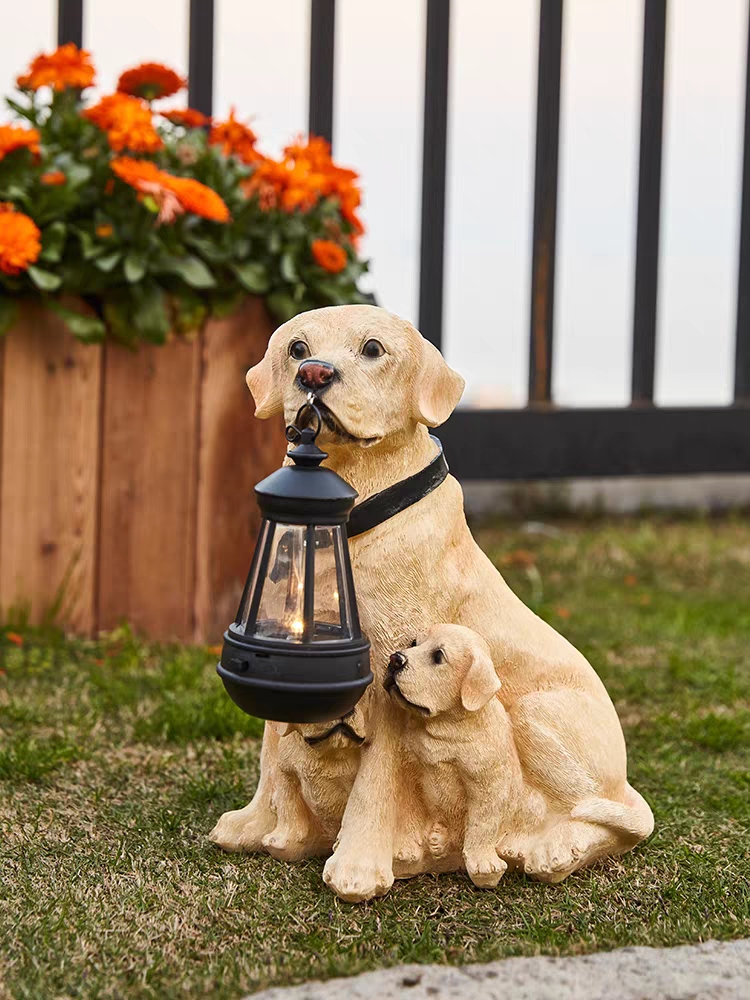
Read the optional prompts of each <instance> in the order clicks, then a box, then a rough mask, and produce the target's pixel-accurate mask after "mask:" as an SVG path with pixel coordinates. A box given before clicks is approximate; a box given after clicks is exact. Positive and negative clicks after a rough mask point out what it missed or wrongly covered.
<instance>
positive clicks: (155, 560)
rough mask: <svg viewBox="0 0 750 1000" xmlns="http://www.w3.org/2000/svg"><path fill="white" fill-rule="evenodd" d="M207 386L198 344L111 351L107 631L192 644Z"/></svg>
mask: <svg viewBox="0 0 750 1000" xmlns="http://www.w3.org/2000/svg"><path fill="white" fill-rule="evenodd" d="M199 378H200V344H199V342H198V340H194V341H192V342H187V341H185V340H179V339H175V340H173V341H171V342H170V343H169V344H166V345H164V346H161V347H156V346H151V345H144V346H142V347H140V348H139V350H138V351H137V352H130V351H128V350H126V349H125V348H122V347H118V346H111V345H108V347H107V350H106V354H105V364H104V406H103V439H102V491H101V515H100V523H101V532H100V558H99V581H98V587H99V625H100V628H113V627H114V626H116V625H117V624H118V622H120V621H122V620H123V619H126V620H127V621H129V622H130V623H131V624H132V625H133V626H134V627H135V628H136V629H138V630H139V631H143V632H145V633H146V634H147V635H150V636H152V637H154V638H164V639H169V638H178V639H191V638H192V636H193V631H194V625H193V600H194V583H195V496H196V481H197V445H198V441H197V437H198V384H199Z"/></svg>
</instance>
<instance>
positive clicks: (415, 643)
mask: <svg viewBox="0 0 750 1000" xmlns="http://www.w3.org/2000/svg"><path fill="white" fill-rule="evenodd" d="M418 645H419V643H418V642H417V640H416V639H412V641H411V646H412V649H413V648H414V647H415V646H418Z"/></svg>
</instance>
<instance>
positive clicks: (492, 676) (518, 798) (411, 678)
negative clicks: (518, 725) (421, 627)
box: [383, 625, 546, 888]
mask: <svg viewBox="0 0 750 1000" xmlns="http://www.w3.org/2000/svg"><path fill="white" fill-rule="evenodd" d="M383 686H384V688H385V689H386V691H388V692H389V693H390V695H391V697H392V698H393V699H394V701H395V702H396V703H397V704H398V705H400V706H401V707H402V708H403V709H404V710H405V712H406V713H407V714H408V718H407V719H406V720H405V722H404V727H403V732H402V737H401V739H402V752H403V755H404V759H405V762H406V766H407V767H408V766H410V765H411V766H414V765H416V771H417V774H418V775H419V786H420V792H421V794H422V797H423V799H424V803H425V806H426V810H427V813H428V814H429V815H430V816H431V817H433V820H434V823H433V826H432V828H431V830H430V831H429V833H428V837H427V842H428V845H429V851H430V853H431V854H432V856H433V858H434V859H435V868H436V870H440V869H441V868H443V865H441V864H440V859H441V858H445V857H446V856H448V855H450V853H451V852H452V851H453V850H454V849H455V848H456V847H457V848H458V849H459V850H460V852H461V855H462V857H463V866H464V867H465V868H466V871H467V872H468V874H469V877H470V879H471V880H472V882H473V883H474V885H476V886H480V887H482V888H493V887H494V886H496V885H497V883H498V882H499V880H500V878H501V876H502V875H503V873H504V872H505V870H506V868H507V867H508V865H507V863H506V861H505V860H503V859H502V858H501V857H500V856H499V855H498V853H497V845H498V842H499V841H500V840H501V838H502V836H503V834H504V833H505V832H507V829H508V826H509V823H508V821H509V820H510V819H511V817H512V818H513V821H514V823H513V826H514V828H516V827H517V825H518V823H519V821H520V815H519V814H520V813H521V812H524V813H526V814H527V816H526V825H527V826H528V825H529V819H532V822H533V823H534V824H535V825H537V824H538V823H539V821H541V819H542V817H543V815H544V813H545V811H546V810H545V808H544V803H543V801H542V799H541V797H540V796H539V795H534V794H533V793H531V794H529V793H526V791H525V788H524V782H523V776H522V774H521V766H520V763H519V760H518V753H517V752H516V748H515V745H514V743H513V735H512V731H511V725H510V721H509V719H508V715H507V712H506V711H505V708H504V707H503V704H502V702H501V701H500V700H499V699H498V698H497V697H496V695H497V693H498V691H499V690H500V687H501V681H500V679H499V678H498V675H497V673H496V671H495V666H494V664H493V662H492V658H491V656H490V650H489V647H488V645H487V643H486V642H485V641H484V639H482V638H481V636H479V635H477V633H476V632H474V631H473V630H472V629H469V628H465V627H464V626H461V625H437V626H435V627H434V628H432V629H430V631H429V632H428V634H427V636H426V638H425V639H424V641H423V642H422V643H420V644H419V645H418V646H417V645H415V646H413V647H412V648H410V649H407V650H403V651H399V652H396V653H393V654H392V656H391V658H390V660H389V663H388V670H387V672H386V676H385V680H384V682H383ZM532 799H533V801H532ZM446 867H448V868H454V867H456V864H455V862H449V863H448V864H447V865H446Z"/></svg>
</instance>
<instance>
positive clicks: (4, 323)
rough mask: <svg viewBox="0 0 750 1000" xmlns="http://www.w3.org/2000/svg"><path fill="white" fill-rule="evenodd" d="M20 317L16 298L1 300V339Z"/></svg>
mask: <svg viewBox="0 0 750 1000" xmlns="http://www.w3.org/2000/svg"><path fill="white" fill-rule="evenodd" d="M17 316H18V302H17V301H16V299H14V298H10V297H9V296H8V297H3V298H0V337H2V336H4V335H5V334H6V333H7V332H8V330H10V328H11V327H12V326H13V324H14V323H15V321H16V317H17Z"/></svg>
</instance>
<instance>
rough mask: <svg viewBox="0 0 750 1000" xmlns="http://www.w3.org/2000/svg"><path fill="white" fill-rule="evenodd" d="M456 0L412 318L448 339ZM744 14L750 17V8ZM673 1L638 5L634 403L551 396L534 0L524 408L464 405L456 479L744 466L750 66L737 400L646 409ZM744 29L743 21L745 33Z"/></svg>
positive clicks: (548, 47) (331, 36)
mask: <svg viewBox="0 0 750 1000" xmlns="http://www.w3.org/2000/svg"><path fill="white" fill-rule="evenodd" d="M189 2H190V55H189V77H190V93H189V98H190V102H191V105H192V106H193V107H196V108H198V109H199V110H201V111H203V112H204V113H206V114H210V113H211V110H212V100H213V59H214V40H213V35H214V0H189ZM450 7H451V5H450V0H426V8H427V18H426V32H425V81H424V118H423V121H424V126H423V128H424V131H423V154H422V216H421V251H420V279H419V327H420V329H421V331H422V333H423V334H424V335H425V336H426V337H427V338H428V339H429V340H431V341H432V342H433V343H434V344H436V345H437V346H438V347H440V346H441V344H442V322H443V277H444V273H443V272H444V247H445V186H446V185H445V178H446V148H447V131H448V80H449V48H450V45H449V40H450ZM58 11H59V14H58V36H59V38H58V40H59V41H60V42H61V43H62V42H67V41H74V42H76V43H77V44H79V45H81V44H82V37H83V0H59V3H58ZM749 16H750V15H749ZM335 22H336V3H335V0H310V83H309V120H308V125H309V130H310V132H311V133H313V134H315V135H321V136H324V137H325V138H327V139H328V140H329V141H333V105H334V40H335ZM666 26H667V0H644V16H643V29H644V30H643V74H642V90H641V126H640V165H639V177H638V219H637V240H636V265H635V279H634V292H633V339H632V380H631V404H630V406H628V407H610V408H557V407H556V406H555V405H554V401H553V399H552V360H553V349H554V336H553V334H554V292H555V252H556V251H555V238H556V217H557V186H558V150H559V131H560V130H559V121H560V72H561V62H562V60H561V55H562V44H563V0H540V6H539V61H538V86H537V119H536V155H535V179H534V221H533V239H532V269H531V303H530V337H529V392H528V403H527V406H526V407H524V408H523V409H515V410H471V409H465V410H459V411H457V412H456V413H455V414H454V415H453V416H452V417H451V419H450V420H449V421H448V423H447V424H446V425H445V426H444V427H442V428H441V429H440V431H439V433H440V436H441V437H442V438H443V441H444V443H445V447H446V451H447V454H448V457H449V460H450V463H451V468H452V470H453V471H454V472H455V473H456V475H458V476H459V478H462V479H535V478H558V477H568V476H613V475H635V474H651V475H660V474H661V475H680V474H695V473H730V472H748V471H750V61H749V62H748V68H747V73H746V95H745V102H746V103H745V129H744V144H743V156H744V160H743V172H742V207H741V224H740V250H739V266H738V293H737V326H736V354H735V391H734V402H733V404H732V405H730V406H725V407H679V408H677V407H660V406H656V405H654V363H655V356H656V333H657V330H656V316H657V292H658V261H659V207H660V195H661V151H662V117H663V104H664V54H665V46H666ZM749 37H750V28H749Z"/></svg>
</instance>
